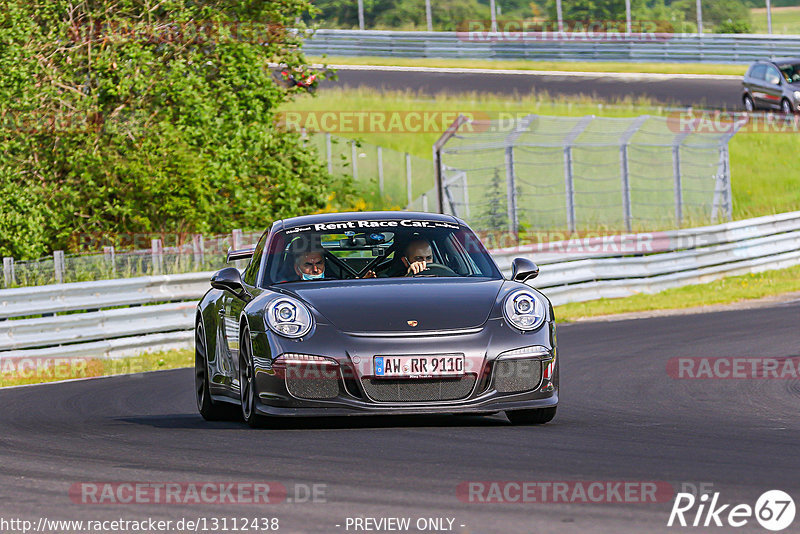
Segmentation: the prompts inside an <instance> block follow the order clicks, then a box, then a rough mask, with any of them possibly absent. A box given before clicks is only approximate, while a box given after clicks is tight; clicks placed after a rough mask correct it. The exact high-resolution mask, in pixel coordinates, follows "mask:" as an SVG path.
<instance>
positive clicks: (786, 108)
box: [781, 98, 794, 115]
mask: <svg viewBox="0 0 800 534" xmlns="http://www.w3.org/2000/svg"><path fill="white" fill-rule="evenodd" d="M793 112H794V110H793V109H792V103H791V102H789V101H788V100H786V99H785V98H784V99H783V101H782V102H781V113H783V114H784V115H791V114H792V113H793Z"/></svg>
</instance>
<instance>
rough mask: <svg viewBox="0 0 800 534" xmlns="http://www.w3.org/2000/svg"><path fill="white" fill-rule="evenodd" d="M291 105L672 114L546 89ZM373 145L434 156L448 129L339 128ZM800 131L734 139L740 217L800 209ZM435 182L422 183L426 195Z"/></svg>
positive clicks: (331, 93)
mask: <svg viewBox="0 0 800 534" xmlns="http://www.w3.org/2000/svg"><path fill="white" fill-rule="evenodd" d="M282 109H284V110H294V111H298V110H314V111H323V110H335V111H429V112H430V111H452V112H462V113H470V112H472V113H486V114H488V115H489V116H491V117H497V116H499V114H501V113H502V114H506V116H518V115H522V114H527V113H535V114H540V115H559V116H571V117H575V116H582V115H597V116H603V117H635V116H638V115H642V114H650V115H664V114H666V113H667V111H666V110H665V109H664V108H663V107H660V106H657V105H655V104H654V103H653V102H652V101H649V100H647V99H644V98H641V99H636V100H632V99H621V100H617V101H612V102H609V101H603V100H597V99H593V98H589V97H581V98H571V99H566V98H554V97H551V96H550V95H548V94H546V93H536V94H524V95H518V96H515V97H503V96H502V95H487V94H479V93H463V94H454V95H437V96H434V97H431V96H427V95H419V94H415V93H413V92H389V91H387V92H380V91H376V90H372V89H357V90H338V89H329V90H326V91H321V92H320V93H318V94H317V95H316V97H314V98H312V97H310V96H302V97H300V98H298V100H296V101H295V102H293V103H290V104H288V105H286V106H284V108H282ZM336 135H339V136H343V137H348V136H349V137H353V138H359V139H362V140H364V141H366V142H368V143H372V144H376V145H380V146H383V147H386V148H391V149H394V150H397V151H400V152H409V153H411V154H413V155H416V156H419V157H420V158H424V159H426V160H431V158H432V156H431V146H432V145H433V143H434V142H435V141H436V140H437V139H438V138H439V136H440V135H441V132H438V131H434V132H426V133H399V134H398V133H391V134H386V133H347V132H343V133H337V134H336ZM797 136H798V134H797V133H795V134H786V133H749V132H740V133H738V134H736V135H735V136H734V137H733V139H732V140H731V142H730V145H729V147H730V161H731V174H732V180H733V216H734V218H735V219H744V218H750V217H757V216H761V215H771V214H774V213H782V212H787V211H795V210H800V173H799V172H798V171H797V165H796V163H795V159H796V158H794V157H793V154H795V153H796V152H797ZM400 169H401V170H399V171H398V170H397V169H395V170H394V171H393V172H392V173H389V172H387V173H386V177H387V178H386V181H387V184H388V183H389V182H390V181H391V180H392V179H394V180H397V174H398V172H399V174H400V176H404V167H400ZM432 185H433V184H432V183H424V184H423V183H415V184H414V191H415V194H418V193H420V192H422V191H424V190H427V189H428V188H430V187H432Z"/></svg>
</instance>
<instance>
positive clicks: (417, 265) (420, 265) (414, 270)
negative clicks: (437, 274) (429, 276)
mask: <svg viewBox="0 0 800 534" xmlns="http://www.w3.org/2000/svg"><path fill="white" fill-rule="evenodd" d="M425 269H427V267H426V266H425V262H424V261H415V262H414V263H412V264H411V265H409V266H408V271H407V272H406V276H414V275H415V274H419V273H421V272H422V271H424V270H425Z"/></svg>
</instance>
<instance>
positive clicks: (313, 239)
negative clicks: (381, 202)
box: [262, 219, 502, 286]
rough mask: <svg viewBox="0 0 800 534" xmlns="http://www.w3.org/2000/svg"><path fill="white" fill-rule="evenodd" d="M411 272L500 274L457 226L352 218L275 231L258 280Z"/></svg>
mask: <svg viewBox="0 0 800 534" xmlns="http://www.w3.org/2000/svg"><path fill="white" fill-rule="evenodd" d="M414 264H416V266H414ZM411 276H416V277H486V278H502V275H501V274H500V272H499V271H498V269H497V266H496V265H495V264H494V262H493V261H492V260H491V258H490V257H489V254H488V252H487V251H486V249H485V248H484V247H483V245H482V244H481V243H480V241H479V240H478V238H477V237H476V236H475V234H474V233H472V231H471V230H469V229H468V228H466V227H463V226H461V225H458V224H454V223H448V222H442V221H426V220H420V219H413V220H411V219H397V220H366V219H365V220H352V219H351V220H346V221H339V222H337V221H333V222H326V223H320V224H310V225H305V226H297V227H293V228H287V229H285V230H283V231H281V232H278V233H276V235H275V236H273V238H272V240H271V244H270V247H269V251H268V258H267V265H266V269H265V272H264V279H263V280H262V283H263V285H264V286H267V285H270V284H275V283H284V282H296V281H302V280H358V279H369V278H395V277H398V278H401V277H411Z"/></svg>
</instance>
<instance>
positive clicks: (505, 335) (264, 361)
mask: <svg viewBox="0 0 800 534" xmlns="http://www.w3.org/2000/svg"><path fill="white" fill-rule="evenodd" d="M252 341H253V352H254V354H255V356H254V359H253V363H254V371H255V390H256V393H257V402H256V407H255V408H256V411H257V412H258V413H261V414H263V415H271V416H308V417H318V416H339V415H374V414H386V415H403V414H457V413H492V412H497V411H503V410H522V409H538V408H547V407H552V406H556V405H557V404H558V384H559V370H558V367H559V365H558V358H557V353H556V348H555V347H556V345H555V326H554V324H552V323H546V325H545V326H543V327H542V328H540V329H539V330H537V331H536V332H530V333H521V332H518V331H516V330H514V329H511V328H509V327H508V326H506V325H504V324H502V321H501V320H490V321H488V324H487V325H485V327H484V328H482V329H480V330H479V331H474V332H469V333H463V334H456V335H422V336H414V337H411V338H397V337H379V336H375V337H360V336H355V335H348V334H343V333H341V332H339V331H337V330H335V329H333V328H332V327H329V326H326V325H317V329H316V332H315V333H314V335H313V336H311V337H310V338H308V339H307V340H304V341H300V342H298V341H293V340H287V339H284V338H281V337H279V336H275V335H274V334H272V333H270V332H260V333H256V334H254V335H253V336H252ZM525 346H541V347H544V348H545V349H546V351H547V352H546V354H543V355H539V356H537V357H535V358H533V357H532V358H528V359H525V358H522V359H517V360H515V361H522V360H526V361H527V363H528V364H529V365H527V366H521V367H520V368H527V369H529V370H530V369H533V370H534V371H533V374H532V375H531V377H530V378H529V381H528V383H527V385H525V386H514V387H516V388H517V390H514V388H513V387H512V388H511V389H509V387H508V384H509V383H511V384H518V383H519V381H516V382H515V381H513V380H512V381H511V382H508V381H507V382H500V380H501V378H502V377H501V378H498V377H500V376H501V375H502V374H503V373H500V370H501V369H508V368H509V367H504V366H503V365H505V364H503V365H499V362H500V361H501V360H498V356H499V355H500V354H502V353H504V352H506V351H509V350H513V349H517V348H519V347H525ZM287 353H293V354H305V355H314V356H319V357H323V358H326V359H327V360H328V361H329V362H331V363H332V365H325V366H322V368H321V371H320V367H316V366H314V367H313V368H314V371H312V373H311V374H310V375H309V376H306V375H304V374H302V373H301V375H298V374H293V373H292V372H290V371H289V370H287V368H286V366H284V365H282V364H281V361H282V360H281V359H279V358H278V357H279V356H281V355H283V354H287ZM453 353H459V354H464V356H465V360H466V363H467V373H468V375H469V376H470V380H471V383H470V384H466V385H465V386H464V387H463V388H461V389H459V388H458V387H457V388H453V380H458V379H440V380H441V383H442V385H438V386H437V384H438V382H437V379H430V380H429V382H430V383H429V384H428V385H427V387H426V388H425V389H426V391H425V394H426V395H430V394H431V391H433V392H434V394H433V397H436V395H435V391H436V388H437V387H439V391H440V392H441V391H444V390H446V389H447V390H448V391H450V392H452V391H460V392H459V393H455V395H457V396H458V397H457V398H453V397H452V394H451V395H450V397H448V396H447V394H442V396H441V398H425V399H422V400H420V399H417V398H415V395H416V393H415V388H416V385H415V384H414V380H416V379H401V380H395V381H392V382H397V383H398V385H397V387H398V389H403V391H404V393H403V394H402V395H398V398H397V399H393V398H391V397H387V398H384V399H382V400H379V399H376V395H375V390H374V388H373V389H371V388H369V387H368V386H369V384H366V382H367V381H370V380H373V372H372V371H373V367H372V362H373V357H374V356H375V355H393V354H395V355H399V354H453ZM528 360H529V361H528ZM333 362H335V363H333ZM302 369H306V368H305V367H303V368H302ZM513 369H517V367H516V366H513ZM295 371H297V369H295ZM515 372H516V371H515ZM537 372H538V375H536V373H537ZM298 377H299V379H305V380H311V381H315V380H317V381H319V382H311V383H299V384H300V386H299V387H298V386H297V385H295V384H297V383H295V382H292V380H295V379H298ZM323 380H324V381H326V382H325V384H324V385H323V384H322V381H323ZM384 380H385V379H384ZM334 382H335V383H334ZM401 382H402V383H401ZM523 382H524V381H523ZM379 385H380V386H384V389H387V388H386V387H385V384H383V383H382V384H379ZM392 387H394V386H390V387H388V389H390V390H391V389H392ZM520 387H524V388H525V390H524V391H519V388H520ZM448 388H449V389H448ZM323 390H325V391H327V392H323V393H320V394H321V395H324V396H325V397H326V398H309V395H310V396H314V395H317V393H316V392H317V391H323ZM298 391H300V393H298ZM308 392H311V393H308ZM409 392H410V393H409ZM401 397H402V400H399V399H400V398H401Z"/></svg>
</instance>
